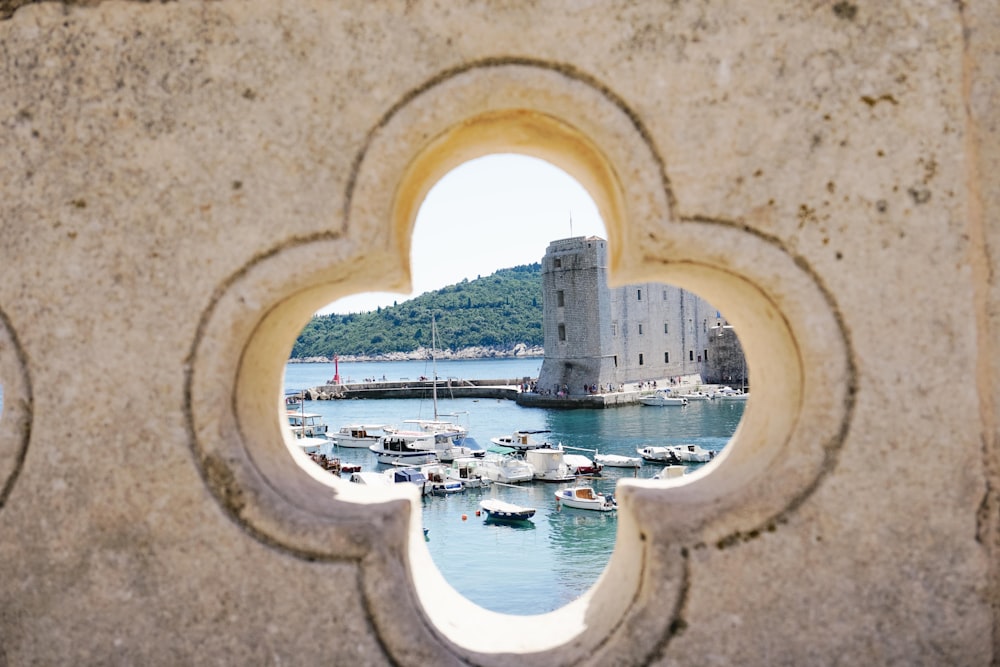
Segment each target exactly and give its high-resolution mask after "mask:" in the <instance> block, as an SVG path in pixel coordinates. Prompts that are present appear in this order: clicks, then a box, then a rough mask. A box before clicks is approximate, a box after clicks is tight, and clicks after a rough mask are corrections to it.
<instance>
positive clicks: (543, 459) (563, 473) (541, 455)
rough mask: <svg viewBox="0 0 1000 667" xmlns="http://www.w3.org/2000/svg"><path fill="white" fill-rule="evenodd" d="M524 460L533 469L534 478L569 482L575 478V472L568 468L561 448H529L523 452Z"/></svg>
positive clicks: (544, 480) (545, 480)
mask: <svg viewBox="0 0 1000 667" xmlns="http://www.w3.org/2000/svg"><path fill="white" fill-rule="evenodd" d="M524 460H525V461H527V462H528V464H530V465H531V467H532V468H533V469H534V474H533V478H534V479H538V480H541V481H543V482H571V481H573V480H574V479H576V473H574V472H572V471H571V470H570V467H569V465H568V464H567V463H566V461H565V459H564V454H563V450H562V449H553V448H551V447H538V448H536V449H529V450H528V451H526V452H525V453H524Z"/></svg>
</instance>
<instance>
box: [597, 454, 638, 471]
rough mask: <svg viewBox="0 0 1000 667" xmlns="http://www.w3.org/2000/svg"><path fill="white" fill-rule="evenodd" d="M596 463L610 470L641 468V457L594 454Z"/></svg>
mask: <svg viewBox="0 0 1000 667" xmlns="http://www.w3.org/2000/svg"><path fill="white" fill-rule="evenodd" d="M594 461H596V462H597V463H600V464H601V465H603V466H605V467H608V468H641V467H642V457H641V456H624V455H622V454H594Z"/></svg>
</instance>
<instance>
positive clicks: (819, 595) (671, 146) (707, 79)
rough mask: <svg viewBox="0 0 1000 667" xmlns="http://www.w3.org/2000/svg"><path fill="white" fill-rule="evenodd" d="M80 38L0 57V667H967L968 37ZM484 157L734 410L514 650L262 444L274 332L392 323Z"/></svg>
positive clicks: (888, 21) (912, 29)
mask: <svg viewBox="0 0 1000 667" xmlns="http://www.w3.org/2000/svg"><path fill="white" fill-rule="evenodd" d="M12 4H20V3H8V4H7V5H5V6H4V8H5V9H9V8H10V7H11V6H12ZM86 4H88V5H93V6H87V7H77V6H69V7H65V6H63V5H61V4H56V3H43V4H32V5H28V6H24V7H21V8H20V9H19V10H17V11H16V13H14V14H13V16H12V18H10V19H9V20H6V21H0V52H2V61H0V62H2V63H3V70H2V75H0V126H2V131H0V189H2V192H0V238H2V243H0V378H2V382H3V387H4V414H3V417H2V421H0V664H3V663H6V664H11V665H21V664H74V665H76V664H278V663H280V664H304V665H305V664H320V663H333V664H351V665H365V664H372V665H381V664H399V665H428V664H479V665H500V664H519V665H570V664H574V665H575V664H594V665H607V664H660V665H674V664H677V665H680V664H685V665H709V664H711V665H721V664H761V665H775V664H796V665H800V664H865V665H870V664H907V665H917V664H929V665H940V664H968V665H975V664H981V665H985V664H990V663H991V662H994V661H995V660H996V656H997V655H998V652H997V644H998V641H997V639H996V637H997V636H998V635H997V622H996V621H997V616H996V609H997V601H998V600H1000V596H998V590H997V565H996V563H997V537H998V535H997V533H998V531H997V525H998V518H1000V512H998V503H997V495H996V488H997V484H998V483H1000V465H998V460H997V451H996V450H997V444H998V426H997V424H998V422H997V414H998V411H1000V398H998V392H997V387H998V381H1000V355H998V353H997V341H998V340H1000V288H998V278H997V276H998V275H1000V271H998V269H1000V264H998V260H997V257H998V256H1000V250H998V248H1000V225H997V224H996V222H995V215H993V211H995V210H997V209H998V207H1000V187H998V185H997V181H996V176H995V175H996V174H997V173H998V163H1000V146H998V141H997V131H996V111H995V110H996V109H997V108H1000V106H998V100H997V97H998V96H997V89H998V88H997V82H996V72H997V71H1000V70H998V66H1000V62H998V60H1000V58H998V56H997V53H998V50H997V49H996V43H997V37H998V35H1000V26H998V17H997V15H996V10H995V6H994V5H993V4H992V3H987V2H980V1H972V2H964V3H955V2H950V1H946V0H937V1H933V0H931V1H923V0H922V1H919V2H918V1H916V0H912V1H910V0H900V1H897V2H890V3H853V2H850V1H849V0H845V1H842V2H839V1H838V2H828V3H816V2H804V1H801V0H788V1H784V2H782V1H778V2H774V1H770V0H769V1H767V2H764V1H763V0H743V1H739V2H721V3H713V4H708V5H706V4H702V3H693V2H689V3H652V2H649V3H643V2H639V3H635V2H625V1H621V2H617V1H612V2H607V3H594V4H581V3H577V2H571V1H569V0H565V1H551V2H545V1H543V2H539V3H534V4H528V3H503V2H493V3H481V4H468V5H457V4H452V3H431V2H412V3H409V2H408V3H402V2H399V3H367V2H360V1H358V2H338V3H331V2H319V1H314V0H288V1H286V2H280V3H278V2H270V1H266V0H246V1H241V2H235V1H230V0H220V1H217V2H198V1H194V0H191V1H185V2H175V3H166V4H159V3H153V4H146V3H129V2H104V3H100V4H95V3H86ZM508 151H520V152H525V153H528V154H531V155H534V156H536V157H542V158H544V159H548V160H550V161H552V162H553V163H554V164H556V165H558V166H560V167H562V168H564V169H566V170H567V171H568V172H570V173H571V174H572V175H574V176H575V177H576V178H578V179H579V180H580V182H581V183H583V184H584V185H585V186H586V187H587V188H588V190H589V191H590V192H591V194H592V195H593V196H594V198H595V201H596V202H597V203H598V206H599V208H600V210H601V213H602V216H603V217H604V220H605V223H606V225H607V229H608V234H609V243H610V247H611V256H610V258H609V263H610V268H609V270H610V276H611V279H612V281H613V282H614V283H615V284H627V283H637V282H646V281H653V282H666V283H671V284H676V285H679V286H681V287H683V288H685V289H689V290H692V291H694V292H697V293H698V294H699V295H700V296H703V297H705V298H706V299H708V300H709V302H711V303H712V304H714V305H716V306H717V307H719V308H720V309H721V310H722V312H723V313H725V314H726V316H727V317H728V318H729V319H730V321H731V322H732V323H733V324H734V325H735V326H736V327H737V328H738V330H739V331H740V337H741V341H742V342H743V344H744V347H745V349H746V352H747V355H748V359H749V361H750V363H751V365H752V367H753V368H754V391H753V394H754V397H753V400H752V402H751V404H750V405H749V406H748V409H747V414H746V417H745V419H744V422H743V424H742V425H741V428H740V431H739V433H738V434H737V436H736V440H735V442H734V446H733V447H732V448H731V449H729V450H728V451H727V454H726V455H725V456H723V457H721V458H720V460H717V461H716V462H715V463H714V464H713V466H711V467H710V469H709V470H707V471H706V472H703V473H700V474H698V475H695V476H693V477H692V476H689V477H688V478H685V479H684V480H682V481H672V482H663V483H652V482H650V483H646V484H638V483H636V484H632V485H629V486H627V487H626V488H622V489H619V492H618V493H617V494H616V495H617V497H618V498H619V501H620V502H621V503H622V510H620V511H619V517H618V522H619V537H618V547H617V549H616V552H615V555H614V556H613V558H612V562H611V564H610V565H609V568H608V570H607V572H606V574H605V576H604V577H603V578H602V579H601V581H600V582H599V583H598V584H597V585H596V586H595V588H594V590H593V591H592V592H591V593H590V594H588V595H587V596H586V597H585V598H583V599H581V600H579V601H578V602H577V603H574V604H573V605H571V606H570V607H568V608H566V609H563V610H560V611H558V612H555V613H554V614H552V615H548V616H545V617H541V618H529V619H512V618H497V617H495V615H492V614H488V613H486V612H483V611H482V610H477V609H473V608H471V607H470V605H468V604H467V603H466V602H464V601H463V600H461V599H459V598H458V597H457V596H456V595H454V593H453V592H450V591H449V589H447V587H443V586H442V585H441V581H440V579H439V575H438V574H437V573H436V570H435V569H434V568H433V566H432V565H431V564H430V561H429V557H428V556H427V554H426V551H425V550H422V548H421V546H420V542H419V540H417V539H414V540H411V539H410V537H411V536H417V535H418V531H419V528H418V524H417V523H416V522H415V521H412V518H413V516H414V513H415V512H416V511H417V509H418V505H416V504H415V499H414V498H397V499H394V500H384V499H379V498H368V497H365V496H364V495H363V494H361V492H360V491H358V490H355V489H349V488H347V487H346V485H336V486H334V487H331V486H329V483H328V482H327V481H325V480H323V479H322V478H315V477H313V476H310V475H309V474H307V473H306V472H304V470H303V469H302V468H301V467H300V466H298V464H297V463H296V461H294V460H293V458H292V456H291V455H290V454H289V451H288V449H287V447H285V445H284V444H283V442H282V438H283V437H288V433H287V429H283V427H282V425H281V423H280V420H279V418H278V401H279V396H280V391H279V389H280V382H281V372H282V368H283V362H284V359H285V358H286V357H287V354H288V351H289V349H290V348H291V344H292V341H293V340H294V338H295V336H296V334H297V333H298V331H299V330H300V328H301V326H302V325H303V324H304V323H305V322H306V321H307V319H308V317H309V315H310V314H311V313H312V312H313V311H314V310H315V309H317V308H319V307H321V306H322V305H323V304H325V303H327V302H329V301H331V300H333V299H334V298H336V297H338V296H342V295H345V294H348V293H355V292H360V291H369V290H381V289H389V288H398V287H401V286H405V285H407V284H408V282H409V276H408V256H409V239H410V233H411V230H412V223H413V219H414V216H415V212H416V209H417V207H418V206H419V204H420V202H421V201H422V199H423V196H424V195H425V194H426V192H427V190H428V189H429V188H430V187H431V186H432V185H433V184H434V182H435V181H436V180H437V179H438V178H440V176H442V175H443V174H444V173H446V172H447V171H448V170H449V169H450V168H452V167H454V166H456V165H457V164H459V163H461V162H462V161H464V160H467V159H471V158H473V157H477V156H479V155H483V154H486V153H491V152H508ZM893 332H895V335H892V334H893ZM943 378H947V379H948V380H949V386H950V387H951V388H952V390H951V391H949V392H948V394H947V395H942V394H940V393H938V392H936V391H935V388H936V387H938V386H939V385H940V381H941V380H942V379H943ZM956 380H958V381H956Z"/></svg>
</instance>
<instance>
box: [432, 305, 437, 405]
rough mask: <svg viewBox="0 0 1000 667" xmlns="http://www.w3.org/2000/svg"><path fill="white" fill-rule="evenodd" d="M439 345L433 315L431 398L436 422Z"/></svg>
mask: <svg viewBox="0 0 1000 667" xmlns="http://www.w3.org/2000/svg"><path fill="white" fill-rule="evenodd" d="M436 345H437V328H436V325H435V324H434V316H433V315H431V373H432V375H433V377H432V382H431V396H432V397H433V398H434V421H437V418H438V372H437V355H436V353H435V349H434V348H435V346H436Z"/></svg>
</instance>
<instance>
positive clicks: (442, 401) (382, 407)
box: [285, 359, 744, 614]
mask: <svg viewBox="0 0 1000 667" xmlns="http://www.w3.org/2000/svg"><path fill="white" fill-rule="evenodd" d="M442 365H443V364H442V362H438V364H437V371H438V376H439V377H446V376H445V375H444V370H443V368H442ZM540 365H541V359H530V360H470V361H460V362H449V368H448V369H447V370H448V372H449V373H450V374H451V376H452V377H464V378H469V379H473V378H489V379H496V378H506V377H511V378H517V377H522V376H524V375H530V376H534V375H535V374H537V369H538V367H539V366H540ZM344 366H345V365H344V364H341V367H340V373H341V377H342V378H343V377H344ZM352 366H354V367H355V368H352V369H351V373H352V375H353V377H355V378H360V379H363V378H365V377H378V378H381V377H382V375H383V374H384V375H385V376H386V378H387V379H389V380H395V379H400V378H403V377H411V378H413V377H418V376H420V375H422V374H423V375H431V371H430V370H429V369H426V368H425V363H424V362H392V363H390V364H380V363H377V362H370V363H364V364H352ZM400 373H403V375H400ZM332 375H333V371H332V364H288V366H287V369H286V376H285V385H286V387H287V388H288V389H302V388H305V387H310V386H315V385H318V384H322V383H323V382H325V381H326V380H328V379H329V378H330V377H332ZM743 408H744V404H743V403H735V402H726V403H721V402H714V401H709V402H693V403H692V404H691V405H689V406H687V407H667V408H650V407H644V406H639V405H636V406H628V407H621V408H614V409H607V410H547V409H543V408H524V407H520V406H518V405H517V404H516V403H514V402H513V401H504V400H494V399H469V398H462V399H451V398H449V397H448V396H447V392H446V391H442V392H440V393H439V397H438V412H439V414H443V413H449V414H453V415H455V416H454V417H450V419H452V420H453V421H458V422H459V423H461V424H463V425H464V426H466V427H468V429H469V434H470V435H471V436H472V437H474V438H475V439H476V440H477V441H478V442H479V443H480V444H481V445H483V446H484V447H486V446H489V439H490V438H492V437H496V436H500V435H510V434H511V433H512V432H513V431H514V430H516V429H549V430H550V431H551V433H548V434H545V436H544V437H545V439H546V440H549V441H551V442H561V443H562V444H563V445H565V446H570V447H581V448H586V449H591V450H593V449H597V450H598V451H600V453H602V454H626V455H629V456H635V450H636V448H637V447H641V446H644V445H667V444H681V443H697V444H699V445H701V446H703V447H705V448H706V449H710V450H715V451H720V450H721V449H722V448H723V447H724V446H725V445H726V443H727V442H728V440H729V438H730V437H731V436H732V434H733V432H734V431H735V430H736V427H737V425H738V424H739V421H740V419H741V417H742V416H743ZM305 409H306V411H309V412H316V413H319V414H321V415H323V416H324V418H325V420H326V422H327V423H328V424H329V426H330V429H331V431H335V430H336V429H337V428H339V427H340V426H341V425H343V424H347V423H370V424H379V423H388V424H399V423H400V422H402V420H404V419H413V418H418V417H420V418H429V417H431V416H433V412H434V408H433V403H432V401H431V400H429V399H427V400H420V399H398V400H368V401H365V400H351V401H309V402H307V403H306V407H305ZM582 453H586V452H582ZM588 455H589V454H588ZM340 456H341V458H342V459H343V460H344V461H345V462H352V463H360V464H361V465H363V466H364V468H365V470H384V469H387V468H386V467H385V466H380V465H378V464H377V463H376V462H375V460H374V457H373V455H372V454H371V453H370V452H368V451H367V450H357V449H345V450H341V454H340ZM660 469H661V466H658V465H655V464H648V463H647V464H645V465H644V466H643V467H642V468H640V469H639V470H638V472H637V473H636V471H634V470H630V469H616V468H605V470H604V474H603V475H602V477H601V478H599V479H596V480H594V487H595V488H596V489H597V490H598V491H600V492H606V493H614V488H615V483H616V482H617V480H618V479H620V478H622V477H632V476H634V475H636V474H637V475H638V476H639V477H652V476H653V475H654V474H656V473H657V472H658V471H659V470H660ZM562 486H564V485H562V484H552V483H543V482H535V483H532V484H528V485H524V486H519V487H498V486H494V487H492V488H490V489H485V490H471V489H470V490H467V491H465V492H463V493H459V494H454V495H451V496H445V497H429V498H425V499H423V501H422V503H423V516H422V521H423V525H424V527H425V528H428V529H429V533H428V540H427V547H428V549H429V550H430V553H431V555H432V557H433V558H434V562H435V564H436V565H437V566H438V568H439V569H440V570H441V573H442V574H443V575H444V577H445V579H447V580H448V582H449V583H450V584H451V585H452V586H454V587H455V588H456V589H457V590H458V591H459V592H461V593H462V594H463V595H465V596H466V597H467V598H469V599H470V600H472V601H473V602H475V603H477V604H479V605H481V606H483V607H486V608H487V609H492V610H494V611H498V612H502V613H508V614H537V613H543V612H547V611H552V610H554V609H557V608H559V607H561V606H563V605H565V604H567V603H568V602H570V601H572V600H574V599H576V598H578V597H579V596H580V595H582V594H583V593H584V592H585V591H586V590H587V589H589V588H590V587H591V586H592V585H593V584H594V582H595V581H596V580H597V578H598V576H599V575H600V574H601V572H602V571H603V569H604V567H605V566H606V565H607V562H608V559H609V557H610V556H611V551H612V550H613V549H614V543H615V531H616V526H617V523H616V519H615V516H614V513H600V512H589V511H585V510H575V509H566V508H562V509H561V510H560V509H558V508H557V507H556V504H555V499H554V497H553V494H554V492H555V491H556V490H557V489H559V488H561V487H562ZM492 496H495V497H498V498H501V499H504V500H507V501H509V502H513V503H517V504H519V505H529V506H532V507H535V508H537V510H538V512H537V513H536V514H535V517H534V519H533V521H532V522H531V523H530V524H526V525H522V526H515V525H503V524H487V523H485V522H484V521H483V519H482V518H481V517H476V516H475V512H476V509H477V508H478V503H479V501H480V500H481V499H482V498H484V497H492ZM463 514H464V515H466V516H467V520H465V521H463V520H462V515H463Z"/></svg>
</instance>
